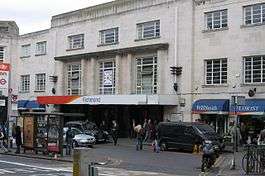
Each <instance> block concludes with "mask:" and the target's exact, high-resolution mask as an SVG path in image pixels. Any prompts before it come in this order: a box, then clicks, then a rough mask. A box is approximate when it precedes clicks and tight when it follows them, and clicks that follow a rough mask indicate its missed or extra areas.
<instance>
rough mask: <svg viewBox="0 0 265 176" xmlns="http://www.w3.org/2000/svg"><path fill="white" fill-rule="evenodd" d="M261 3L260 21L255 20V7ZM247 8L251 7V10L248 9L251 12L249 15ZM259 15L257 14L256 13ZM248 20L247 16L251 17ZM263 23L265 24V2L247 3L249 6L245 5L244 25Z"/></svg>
mask: <svg viewBox="0 0 265 176" xmlns="http://www.w3.org/2000/svg"><path fill="white" fill-rule="evenodd" d="M259 5H260V14H259V16H260V22H254V9H253V8H254V7H255V6H259ZM247 8H250V11H248V13H250V14H249V15H247V10H246V9H247ZM256 15H257V14H256ZM249 16H250V18H248V20H247V17H249ZM247 21H250V23H247ZM261 24H265V3H264V2H263V3H256V4H251V5H247V6H243V25H245V26H251V25H261Z"/></svg>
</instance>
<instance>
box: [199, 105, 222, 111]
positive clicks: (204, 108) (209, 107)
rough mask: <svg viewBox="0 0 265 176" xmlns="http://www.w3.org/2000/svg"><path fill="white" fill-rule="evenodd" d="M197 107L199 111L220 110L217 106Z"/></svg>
mask: <svg viewBox="0 0 265 176" xmlns="http://www.w3.org/2000/svg"><path fill="white" fill-rule="evenodd" d="M196 108H197V110H199V111H217V110H218V107H217V106H207V105H197V106H196Z"/></svg>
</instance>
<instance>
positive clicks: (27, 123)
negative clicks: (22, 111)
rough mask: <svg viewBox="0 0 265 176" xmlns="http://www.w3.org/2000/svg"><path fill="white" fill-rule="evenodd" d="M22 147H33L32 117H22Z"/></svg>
mask: <svg viewBox="0 0 265 176" xmlns="http://www.w3.org/2000/svg"><path fill="white" fill-rule="evenodd" d="M23 134H24V139H23V140H24V145H23V146H24V147H26V148H33V147H34V118H33V117H25V118H24V130H23Z"/></svg>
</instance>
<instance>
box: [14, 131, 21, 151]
mask: <svg viewBox="0 0 265 176" xmlns="http://www.w3.org/2000/svg"><path fill="white" fill-rule="evenodd" d="M15 138H16V146H17V150H16V152H15V153H18V154H19V153H20V147H21V145H22V139H21V129H20V126H17V127H16V134H15Z"/></svg>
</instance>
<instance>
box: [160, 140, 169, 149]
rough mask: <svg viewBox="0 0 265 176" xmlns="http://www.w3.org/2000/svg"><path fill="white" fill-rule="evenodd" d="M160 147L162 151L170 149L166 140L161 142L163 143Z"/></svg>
mask: <svg viewBox="0 0 265 176" xmlns="http://www.w3.org/2000/svg"><path fill="white" fill-rule="evenodd" d="M160 149H161V150H162V151H167V150H168V148H167V144H166V142H164V141H163V142H161V144H160Z"/></svg>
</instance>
